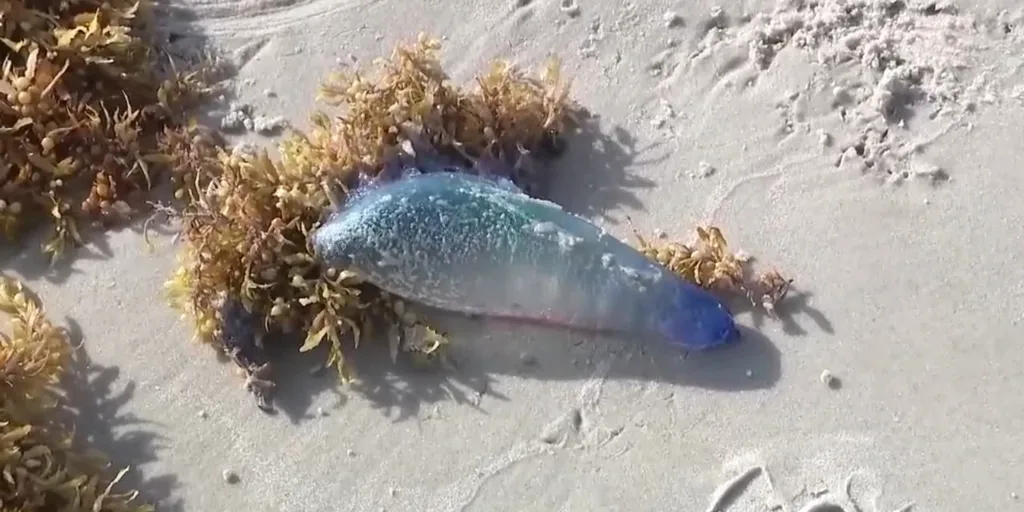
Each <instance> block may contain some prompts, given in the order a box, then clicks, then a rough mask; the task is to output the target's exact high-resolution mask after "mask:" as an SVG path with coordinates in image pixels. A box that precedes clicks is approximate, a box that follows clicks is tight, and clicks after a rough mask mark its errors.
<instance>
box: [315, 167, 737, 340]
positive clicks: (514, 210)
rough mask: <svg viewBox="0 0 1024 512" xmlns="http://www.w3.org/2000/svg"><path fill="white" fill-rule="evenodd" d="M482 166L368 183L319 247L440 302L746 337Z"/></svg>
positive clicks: (596, 324) (625, 330)
mask: <svg viewBox="0 0 1024 512" xmlns="http://www.w3.org/2000/svg"><path fill="white" fill-rule="evenodd" d="M417 160H420V159H419V158H417ZM478 164H479V163H478V162H475V163H474V166H473V168H476V169H475V171H474V170H473V168H470V167H463V168H461V169H460V168H459V167H458V166H457V165H455V164H444V163H439V161H436V160H435V161H432V162H427V163H425V164H424V163H422V162H419V163H417V164H416V165H407V166H405V167H402V172H401V176H399V177H393V178H392V179H389V180H385V181H382V182H379V183H373V184H368V185H364V186H362V187H360V190H358V191H357V192H356V193H353V195H351V196H350V197H349V198H348V199H347V201H346V202H345V204H343V205H341V206H339V208H338V211H336V212H334V213H333V214H331V216H330V217H329V218H328V219H327V220H326V221H325V222H324V224H323V225H322V226H321V227H320V228H319V229H318V230H317V231H316V232H315V233H314V234H313V239H312V242H313V248H314V251H315V253H316V254H317V256H318V257H319V258H321V259H322V260H323V261H324V262H325V263H326V264H327V265H331V266H337V267H340V268H347V269H351V270H353V271H355V272H357V273H359V274H360V275H361V277H362V278H363V279H365V280H366V281H367V282H369V283H371V284H373V285H375V286H377V287H379V288H380V289H382V290H384V291H387V292H389V293H391V294H393V295H396V296H398V297H401V298H404V299H406V300H410V301H414V302H418V303H420V304H423V305H426V306H429V307H433V308H437V309H441V310H446V311H451V312H457V313H463V314H468V315H474V316H483V317H492V318H504V319H509V320H519V321H530V322H535V323H545V324H550V325H556V326H562V327H567V328H575V329H582V330H589V331H596V332H609V333H617V334H621V335H631V336H642V337H645V338H646V337H656V338H659V339H661V340H663V341H665V342H667V343H668V344H670V345H673V346H676V347H678V348H681V349H684V350H699V349H706V348H711V347H716V346H720V345H725V344H728V343H731V342H734V341H736V340H738V339H739V337H740V334H739V330H738V329H737V327H736V324H735V323H734V321H733V318H732V315H731V314H730V312H729V311H728V310H727V309H726V307H725V306H724V305H723V304H722V303H721V302H720V301H719V300H718V299H717V298H716V297H715V296H714V295H712V294H711V293H710V292H708V291H706V290H704V289H702V288H700V287H698V286H696V285H694V284H691V283H689V282H687V281H685V280H683V279H682V278H680V277H678V276H676V275H675V274H672V273H671V272H670V271H668V270H667V269H665V268H664V267H662V266H661V265H658V264H657V263H656V262H654V261H651V260H650V259H649V258H647V257H646V256H644V255H643V254H641V253H640V252H639V251H637V250H636V249H634V248H632V247H630V246H629V245H627V244H625V243H624V242H622V241H620V240H618V239H617V238H615V237H613V236H611V235H608V234H606V233H605V232H604V231H603V230H602V229H601V228H599V227H598V226H596V225H594V224H592V223H590V222H589V221H587V220H585V219H583V218H581V217H578V216H576V215H573V214H571V213H569V212H566V211H564V210H563V209H562V208H561V207H559V206H558V205H556V204H554V203H552V202H549V201H545V200H541V199H536V198H533V197H531V196H529V195H527V194H526V193H524V192H523V191H522V190H521V189H520V188H519V187H517V185H516V184H514V183H513V182H512V180H511V179H508V178H506V177H503V176H501V175H500V174H501V173H486V172H481V169H479V168H477V167H479V165H478ZM392 170H394V169H392ZM438 171H440V172H438ZM464 171H465V172H464Z"/></svg>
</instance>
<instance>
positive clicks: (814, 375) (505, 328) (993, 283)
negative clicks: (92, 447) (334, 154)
mask: <svg viewBox="0 0 1024 512" xmlns="http://www.w3.org/2000/svg"><path fill="white" fill-rule="evenodd" d="M182 1H183V2H184V3H179V4H177V5H178V6H179V7H181V8H182V10H183V11H184V12H189V11H190V12H191V13H192V15H193V17H194V19H192V20H191V21H189V20H184V21H177V22H174V23H178V24H179V25H177V26H176V28H175V29H176V30H178V31H181V30H184V29H185V28H186V27H187V28H189V29H190V30H193V31H197V33H196V34H197V35H193V36H189V37H186V38H184V39H181V40H179V44H180V45H183V46H187V45H190V44H194V43H195V37H199V36H200V35H201V36H202V37H205V38H209V40H210V42H212V43H213V44H215V45H216V46H218V47H221V48H224V49H226V51H228V52H230V53H231V55H233V56H234V58H236V59H237V60H238V63H239V64H240V65H241V72H240V76H239V77H238V79H237V83H238V91H239V100H241V101H244V102H246V103H249V104H250V105H252V111H253V112H254V115H256V114H259V115H264V116H267V117H268V118H273V117H274V116H284V117H285V118H286V119H288V120H290V121H291V122H293V123H295V124H296V125H297V126H305V123H306V115H307V113H308V112H310V110H311V109H312V108H313V106H314V92H315V88H316V85H317V83H318V81H319V80H320V79H321V78H322V77H323V76H324V75H325V74H326V73H327V72H328V71H329V70H330V69H331V68H332V67H333V66H336V65H338V63H339V62H346V61H348V60H349V59H350V58H352V57H354V58H357V59H367V58H372V57H374V56H378V55H381V54H385V53H387V52H389V51H390V49H391V48H392V47H393V46H394V44H395V43H396V42H398V41H399V40H408V39H410V38H412V37H415V35H416V34H417V33H418V32H420V31H426V32H429V33H432V34H437V35H443V36H444V37H445V51H444V58H445V63H446V66H448V69H450V70H451V71H452V72H453V74H454V75H455V77H454V78H456V79H458V80H465V79H467V78H469V77H471V76H472V74H473V73H474V72H476V71H477V70H480V69H482V66H484V65H485V64H486V63H487V62H488V61H489V60H490V59H492V58H495V57H511V58H514V59H515V60H516V61H518V62H520V63H523V64H527V65H528V64H539V63H541V62H542V61H543V58H544V57H545V56H546V55H547V54H548V53H549V52H552V51H554V52H556V53H557V54H558V55H560V56H561V57H563V58H564V59H565V62H566V64H567V66H566V67H567V70H568V71H569V72H570V73H571V75H572V76H574V77H575V79H576V82H575V86H574V95H575V97H576V98H577V99H578V100H579V101H580V102H581V103H582V104H584V105H585V106H586V107H587V108H588V109H590V110H591V111H592V112H593V113H595V114H597V115H598V116H599V119H597V120H595V123H596V124H598V125H599V130H598V132H591V133H588V134H585V135H583V136H580V137H577V138H575V139H573V140H572V141H571V147H570V152H569V154H568V155H567V156H566V157H565V158H564V159H563V161H562V162H561V163H560V164H559V165H560V166H561V167H562V169H561V172H559V175H558V176H559V177H558V178H557V179H556V183H554V185H553V186H554V190H553V193H554V196H555V198H556V199H557V200H558V201H560V202H562V203H563V204H564V205H566V206H567V207H568V208H569V209H571V210H573V211H576V212H579V213H581V214H583V215H586V216H588V217H591V218H594V219H597V220H599V221H600V222H601V223H603V225H604V226H605V227H606V228H607V229H608V230H610V231H611V232H613V233H615V234H617V235H619V236H622V237H628V236H630V230H629V226H628V224H627V223H626V222H625V216H626V215H629V216H630V217H631V218H632V219H633V222H634V224H635V225H636V226H637V227H638V228H639V229H640V230H641V231H642V232H645V233H650V232H652V231H653V230H654V229H656V228H660V229H663V230H665V231H667V232H668V233H669V234H670V235H672V236H682V237H686V236H688V235H689V233H690V230H691V229H692V227H693V226H694V224H695V223H698V222H710V221H713V222H714V223H715V224H716V225H719V226H721V227H722V228H723V229H724V230H725V234H726V236H727V238H729V240H730V241H732V242H733V244H735V245H737V246H739V247H741V248H744V249H746V250H747V251H749V252H751V253H754V254H755V255H756V256H758V257H759V258H760V259H761V260H762V261H764V262H769V263H772V264H775V265H777V266H778V268H779V269H780V270H781V271H783V272H784V273H785V274H787V275H790V276H792V277H794V278H795V279H796V286H797V292H796V293H794V294H792V295H791V296H790V297H789V299H788V300H787V301H786V302H785V303H784V304H783V305H782V306H781V308H782V311H781V313H782V319H781V320H771V319H766V318H761V317H755V316H751V314H749V313H744V314H742V315H740V316H739V321H740V322H741V323H742V324H743V325H744V326H746V327H747V328H748V329H747V336H746V337H745V339H744V342H743V343H742V344H740V345H738V346H734V347H730V348H728V349H725V350H721V351H715V352H713V353H705V354H691V355H690V356H689V357H688V358H687V359H686V360H685V361H684V360H683V358H682V357H681V355H680V354H678V353H673V352H671V351H667V350H663V349H659V348H656V347H639V346H636V345H635V344H631V343H630V342H628V341H623V340H612V339H602V338H586V337H583V336H580V335H576V334H567V333H564V332H559V331H553V330H542V329H538V328H532V327H529V328H528V327H522V326H514V325H508V324H499V323H486V322H470V321H462V320H455V319H452V320H450V325H449V326H450V327H451V329H452V330H451V336H452V337H453V339H454V341H455V342H456V344H457V348H456V357H458V360H459V363H460V367H459V369H458V370H457V371H453V372H450V373H448V374H444V375H441V374H432V373H424V372H417V371H414V370H410V369H408V368H404V367H394V366H392V365H390V364H389V363H388V362H387V361H386V358H387V357H386V355H385V354H384V353H383V352H384V351H383V350H381V351H380V352H381V353H380V354H377V353H376V352H375V351H373V350H364V351H361V352H362V353H361V354H360V355H358V356H357V358H356V359H357V360H356V369H357V370H358V371H359V372H360V375H361V379H362V380H361V381H360V383H359V384H357V385H355V386H354V387H352V388H351V389H340V390H339V389H334V388H333V387H332V383H333V378H332V376H330V375H326V376H320V377H316V376H308V377H306V376H304V374H300V376H299V377H293V378H292V379H291V380H289V381H286V382H285V383H284V384H283V385H282V386H283V387H282V388H281V389H280V392H279V406H280V408H281V411H282V414H279V415H277V416H266V415H264V414H263V413H261V412H260V411H259V410H258V409H257V408H256V407H254V406H253V404H252V399H251V397H250V396H248V395H247V394H246V393H245V392H244V391H242V390H240V389H239V387H238V386H239V383H240V380H239V379H238V378H236V377H235V376H233V375H231V373H230V371H229V368H231V367H230V365H229V364H224V363H219V362H217V361H216V360H215V358H214V357H212V356H211V353H210V351H209V350H208V349H206V348H204V347H198V346H195V345H190V344H189V343H188V339H189V337H190V333H189V332H188V330H187V328H186V325H185V324H184V323H182V322H180V321H178V319H177V318H176V316H175V314H174V313H173V312H172V311H171V309H170V308H169V307H167V306H166V304H165V302H164V301H163V299H162V297H161V293H162V282H163V281H164V280H165V279H166V278H167V276H168V275H169V274H170V271H171V269H172V267H173V258H174V252H175V251H174V247H173V246H172V245H171V239H170V237H169V236H165V237H161V238H159V239H158V240H157V241H156V243H157V246H158V250H157V251H156V253H155V254H151V253H147V252H146V251H145V250H144V245H143V243H142V241H141V238H140V236H139V235H138V234H137V233H134V232H131V231H125V232H123V233H115V234H112V235H111V236H110V237H109V238H108V239H107V240H106V242H104V243H103V244H102V245H105V246H106V247H105V248H104V247H100V249H105V250H106V252H107V254H105V255H101V254H99V252H103V251H98V253H97V255H96V257H95V258H92V259H84V260H80V261H78V262H77V263H75V264H74V266H73V268H72V269H68V270H67V271H65V272H63V274H65V275H62V276H59V277H54V276H49V277H42V276H40V275H39V269H38V268H33V267H32V265H30V264H27V263H25V262H24V261H22V260H19V261H15V262H13V265H14V266H15V269H14V270H15V271H16V273H20V275H22V276H26V277H28V278H29V279H30V284H31V285H32V286H34V287H35V288H36V289H37V290H38V291H39V292H40V294H41V296H42V297H43V299H45V302H46V305H47V308H48V309H49V310H50V311H52V312H53V313H54V314H55V315H57V316H58V318H59V317H60V316H61V315H66V316H67V317H68V318H69V319H70V320H69V322H73V323H72V325H75V326H76V328H77V329H78V330H79V331H80V333H81V335H82V336H84V340H85V349H86V350H87V351H88V353H89V354H90V357H91V358H92V361H93V363H94V365H95V367H94V369H93V373H92V375H93V377H92V379H91V381H90V382H89V383H88V385H84V384H83V386H82V388H81V389H80V390H79V392H78V393H76V394H79V395H81V396H79V397H78V400H79V401H80V403H82V404H84V406H85V407H86V409H87V414H86V416H89V417H94V418H95V421H94V422H93V423H91V424H84V425H81V428H82V429H83V430H84V431H85V432H87V433H88V434H90V435H91V436H93V437H94V438H95V439H94V440H95V442H96V444H97V446H98V447H100V448H102V449H105V450H108V451H110V452H111V453H113V454H114V455H115V457H116V461H117V462H118V463H119V464H132V465H136V466H137V467H138V471H136V472H133V482H132V483H135V484H138V485H141V486H142V488H143V490H144V492H145V493H146V496H147V498H149V499H155V500H160V502H161V506H160V508H159V509H160V510H187V511H281V510H296V511H299V510H301V511H376V510H389V511H456V510H467V511H468V510H479V511H499V510H508V511H535V510H536V511H595V510H602V511H604V510H623V511H625V510H629V511H638V510H662V511H664V510H673V511H674V510H678V511H705V510H713V509H715V508H716V507H717V508H718V509H719V510H722V511H723V512H725V511H728V512H733V511H764V510H778V511H787V512H797V511H801V512H823V511H825V510H829V511H836V510H843V511H845V512H852V511H854V510H863V511H869V512H870V511H877V512H892V511H895V510H901V507H904V506H905V505H907V504H910V503H914V504H916V505H915V506H914V508H913V510H922V511H956V512H959V511H967V510H977V511H982V510H1015V509H1017V508H1020V507H1024V502H1022V501H1021V500H1024V498H1021V499H1018V498H1017V496H1018V495H1024V395H1022V394H1021V393H1020V383H1021V382H1022V380H1021V379H1022V378H1024V371H1022V368H1024V351H1022V350H1020V348H1019V345H1018V343H1020V341H1021V333H1022V332H1024V325H1022V323H1024V322H1022V320H1024V284H1022V283H1024V270H1022V269H1021V266H1020V265H1019V264H1018V262H1017V261H1016V259H1017V258H1018V255H1019V254H1024V235H1022V233H1024V232H1022V230H1021V226H1022V222H1024V218H1022V217H1024V200H1022V198H1024V177H1022V176H1021V165H1022V164H1021V162H1022V161H1024V160H1021V158H1022V157H1024V153H1022V151H1024V144H1022V142H1021V141H1022V135H1021V134H1024V72H1022V65H1024V11H1022V10H1021V7H1015V6H1014V2H1012V1H1011V0H983V1H982V2H978V3H977V4H971V3H967V2H963V3H960V4H957V3H955V2H947V1H943V0H939V1H926V0H906V1H891V0H884V1H883V0H817V1H815V0H806V1H798V0H791V1H782V2H779V3H777V4H776V3H773V2H771V1H751V0H731V1H724V0H723V2H722V3H719V4H718V5H717V6H716V5H713V4H711V3H707V2H703V1H699V2H687V3H671V2H665V1H661V0H651V1H647V2H632V3H630V2H602V3H601V4H602V5H599V4H598V2H594V1H591V0H575V2H573V0H534V1H532V2H531V1H529V0H522V1H511V2H509V1H507V0H505V1H502V2H468V1H465V0H447V1H444V2H441V1H437V0H433V1H421V0H401V1H399V0H297V1H289V0H182ZM486 4H491V5H493V6H492V7H484V5H486ZM1018 5H1019V4H1018ZM1004 9H1005V10H1004ZM245 138H247V139H249V140H252V141H256V142H259V143H262V144H268V143H272V139H268V138H265V137H261V136H259V135H256V134H252V135H249V136H246V137H245ZM10 264H12V263H9V265H10ZM294 359H296V367H297V368H299V369H297V370H296V371H301V366H302V365H304V364H305V363H304V362H302V360H301V359H299V358H294ZM534 361H535V362H534ZM825 372H828V374H829V375H831V376H832V378H833V379H836V380H835V381H834V382H833V385H832V386H831V387H830V386H828V385H826V384H824V383H823V382H822V381H823V380H825V377H826V375H825ZM225 471H233V472H234V473H235V474H237V476H238V478H239V481H238V482H237V483H234V484H229V483H226V482H225V478H224V476H223V474H224V472H225ZM730 482H734V483H735V485H732V486H731V487H730V486H729V483H730ZM726 487H729V488H728V489H726ZM720 496H721V500H720V501H718V503H717V505H716V504H715V503H713V502H715V501H716V500H718V498H719V497H720ZM831 502H834V505H831V506H830V505H828V503H831ZM830 507H831V508H830ZM855 507H859V508H855Z"/></svg>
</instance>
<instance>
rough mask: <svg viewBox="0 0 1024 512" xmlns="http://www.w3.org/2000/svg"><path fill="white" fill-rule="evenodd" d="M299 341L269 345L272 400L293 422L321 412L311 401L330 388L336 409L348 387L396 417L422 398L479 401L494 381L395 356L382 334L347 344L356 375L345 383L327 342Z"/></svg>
mask: <svg viewBox="0 0 1024 512" xmlns="http://www.w3.org/2000/svg"><path fill="white" fill-rule="evenodd" d="M300 345H301V340H295V341H293V342H285V343H275V344H273V345H272V346H273V347H274V348H269V347H268V356H269V358H270V360H272V361H274V373H275V377H276V378H275V380H276V381H277V387H276V389H275V392H274V405H275V408H276V409H277V410H279V411H280V412H281V413H282V414H284V415H285V416H286V417H287V418H288V419H289V421H291V422H292V423H293V424H297V423H299V422H301V421H305V420H310V419H313V418H315V417H316V416H317V415H318V414H321V413H320V412H314V411H312V405H313V401H314V398H315V397H317V396H319V395H321V394H323V393H324V392H328V391H329V392H331V393H333V394H334V396H335V403H334V408H335V409H337V408H340V407H342V406H344V405H345V403H347V401H348V398H347V394H348V393H354V394H356V395H359V396H362V397H364V398H366V399H367V400H368V401H369V402H370V403H372V404H373V406H374V407H375V408H377V409H379V410H380V411H381V413H382V414H383V415H384V416H387V417H391V418H393V420H394V421H395V422H398V421H402V420H405V419H408V418H410V417H414V416H417V415H419V414H420V412H421V408H422V406H423V405H424V404H432V403H436V402H440V401H443V400H453V401H455V402H456V403H459V404H470V405H473V404H474V403H478V402H479V399H480V397H481V396H482V395H483V394H484V393H486V392H487V390H488V389H489V387H490V383H491V382H492V379H491V377H490V376H489V375H487V374H486V373H483V372H480V371H475V369H473V368H468V369H463V368H452V367H445V366H444V365H435V364H431V365H429V366H424V365H422V364H421V363H420V364H418V363H417V362H416V361H414V358H413V356H411V355H409V354H406V353H400V354H399V355H398V357H397V358H396V360H394V361H393V360H392V359H391V356H390V354H389V353H388V350H387V343H386V342H385V341H384V340H383V339H372V338H369V339H364V340H363V341H362V342H361V344H360V347H359V348H358V349H355V347H352V346H351V345H349V346H346V347H345V357H346V361H347V362H348V363H349V365H350V368H352V371H353V373H354V377H355V380H354V381H353V382H351V383H349V384H342V383H341V382H340V381H339V379H338V375H337V372H335V371H333V369H328V368H325V367H324V366H323V362H324V361H326V359H327V347H326V346H321V347H318V348H317V349H314V350H312V351H310V352H309V353H306V354H301V353H299V352H298V350H297V348H296V347H298V346H300ZM324 412H325V413H326V411H324Z"/></svg>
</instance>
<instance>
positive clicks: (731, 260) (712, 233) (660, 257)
mask: <svg viewBox="0 0 1024 512" xmlns="http://www.w3.org/2000/svg"><path fill="white" fill-rule="evenodd" d="M634 235H635V236H636V238H637V240H638V246H639V247H638V248H639V250H640V252H642V253H643V254H644V255H646V256H647V257H649V258H651V259H652V260H654V261H656V262H658V263H659V264H661V265H663V266H665V268H667V269H668V270H670V271H671V272H672V273H674V274H676V275H678V276H680V277H682V278H683V279H686V280H687V281H690V282H692V283H694V284H696V285H698V286H700V287H702V288H706V289H709V290H719V291H722V292H727V293H739V294H742V295H743V296H745V297H746V298H748V299H749V300H750V301H751V303H752V304H753V305H754V306H755V307H760V308H762V309H764V310H765V311H766V312H768V313H769V314H774V311H775V304H776V303H778V302H779V301H780V300H782V299H783V298H784V297H785V296H786V293H787V292H788V291H789V287H790V285H791V284H792V282H793V280H792V279H786V278H784V277H782V275H781V274H779V273H778V271H776V270H770V271H768V272H765V273H762V274H761V275H759V276H757V277H750V276H751V275H752V274H753V272H752V270H751V268H750V262H751V258H750V257H749V256H748V255H744V254H740V255H737V254H734V253H732V252H731V251H730V250H729V244H728V243H727V242H726V241H725V237H724V236H723V235H722V231H721V230H720V229H719V228H717V227H714V226H709V227H707V228H704V227H699V226H698V227H697V243H696V244H694V245H692V246H690V245H686V244H683V243H679V242H668V241H653V242H652V241H650V240H647V239H646V238H644V237H643V236H641V235H640V234H639V233H635V232H634Z"/></svg>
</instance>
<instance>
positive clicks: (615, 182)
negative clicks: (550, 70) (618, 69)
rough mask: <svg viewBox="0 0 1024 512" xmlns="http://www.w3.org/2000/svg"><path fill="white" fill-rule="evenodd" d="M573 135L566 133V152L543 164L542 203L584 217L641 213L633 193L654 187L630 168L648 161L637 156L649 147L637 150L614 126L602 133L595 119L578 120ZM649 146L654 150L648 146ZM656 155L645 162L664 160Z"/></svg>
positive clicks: (631, 141)
mask: <svg viewBox="0 0 1024 512" xmlns="http://www.w3.org/2000/svg"><path fill="white" fill-rule="evenodd" d="M582 117H583V119H581V124H580V126H579V127H578V129H577V130H576V131H575V132H573V133H568V134H566V144H565V151H564V153H562V154H561V155H560V156H559V157H558V158H556V159H553V160H551V161H550V162H549V163H547V166H548V167H549V169H548V171H549V172H547V173H545V177H546V178H545V182H544V183H542V189H543V190H544V191H545V192H546V194H545V196H546V199H549V200H551V201H553V202H555V203H557V204H560V205H561V206H562V207H564V208H565V209H566V210H568V211H571V212H573V213H576V214H578V215H582V216H584V217H587V218H591V219H594V218H602V219H604V220H606V221H610V222H615V219H613V218H611V217H610V216H609V215H608V212H609V211H610V210H614V209H617V208H622V207H626V208H630V209H634V210H640V209H643V203H642V202H641V201H640V199H639V198H638V197H637V194H636V190H637V189H649V188H653V187H654V186H655V185H656V184H655V182H654V181H652V180H650V179H648V178H645V177H643V176H638V175H636V174H633V173H632V172H631V171H630V167H632V166H634V165H637V164H642V163H649V162H648V161H644V162H640V161H638V160H637V158H638V156H639V155H640V154H642V153H644V152H646V151H647V150H649V149H651V148H650V147H648V148H642V149H638V148H637V147H636V145H637V141H636V139H635V138H634V137H633V136H632V135H631V134H630V133H629V132H627V131H626V130H625V129H624V128H621V127H619V126H614V127H611V129H610V132H611V133H606V132H605V130H604V127H603V126H602V122H601V119H600V117H598V116H597V115H595V114H589V113H588V114H586V115H585V116H582ZM652 147H653V146H652ZM665 158H667V156H664V157H659V158H657V159H655V160H651V161H650V162H654V161H658V160H664V159H665Z"/></svg>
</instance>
